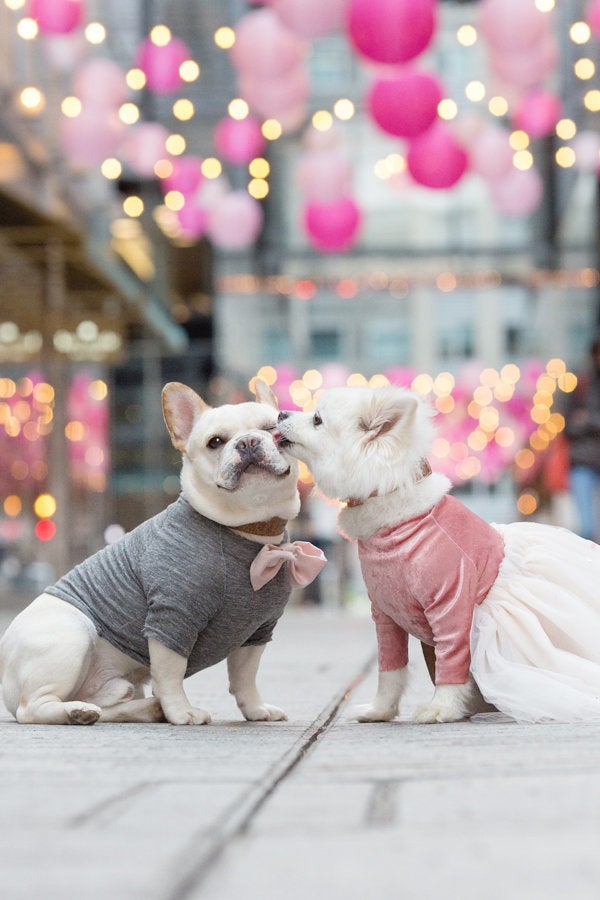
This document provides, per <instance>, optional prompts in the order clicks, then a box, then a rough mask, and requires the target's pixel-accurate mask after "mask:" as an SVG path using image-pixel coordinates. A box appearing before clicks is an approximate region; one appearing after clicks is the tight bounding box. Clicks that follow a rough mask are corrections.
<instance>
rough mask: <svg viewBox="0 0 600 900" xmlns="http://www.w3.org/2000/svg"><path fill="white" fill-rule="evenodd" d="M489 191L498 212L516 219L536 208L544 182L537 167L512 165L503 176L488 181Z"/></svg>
mask: <svg viewBox="0 0 600 900" xmlns="http://www.w3.org/2000/svg"><path fill="white" fill-rule="evenodd" d="M490 192H491V195H492V202H493V204H494V206H495V207H496V209H497V210H498V211H499V212H501V213H503V214H504V215H505V216H509V217H511V218H516V219H518V218H523V217H524V216H528V215H530V214H531V213H532V212H533V211H534V210H535V209H536V208H537V206H538V205H539V203H540V200H541V199H542V195H543V192H544V184H543V181H542V177H541V175H540V174H539V172H538V171H537V169H534V168H531V169H515V168H514V167H513V168H511V169H510V170H509V172H508V174H507V175H505V176H504V178H502V179H499V180H498V181H494V182H491V183H490Z"/></svg>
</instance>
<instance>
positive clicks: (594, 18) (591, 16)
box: [585, 0, 600, 38]
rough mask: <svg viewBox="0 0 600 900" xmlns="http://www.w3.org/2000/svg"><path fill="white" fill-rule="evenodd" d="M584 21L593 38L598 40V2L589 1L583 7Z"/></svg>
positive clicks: (599, 30)
mask: <svg viewBox="0 0 600 900" xmlns="http://www.w3.org/2000/svg"><path fill="white" fill-rule="evenodd" d="M585 21H586V22H587V23H588V25H589V26H590V28H591V29H592V34H593V35H594V37H595V38H600V0H589V3H588V4H587V6H586V7H585Z"/></svg>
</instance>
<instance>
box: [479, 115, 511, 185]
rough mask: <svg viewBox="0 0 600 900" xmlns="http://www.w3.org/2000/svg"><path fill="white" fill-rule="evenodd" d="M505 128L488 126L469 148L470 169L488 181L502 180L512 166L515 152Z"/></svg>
mask: <svg viewBox="0 0 600 900" xmlns="http://www.w3.org/2000/svg"><path fill="white" fill-rule="evenodd" d="M509 138H510V134H509V132H508V131H506V130H505V129H504V128H499V127H498V126H496V125H487V126H486V127H485V128H484V129H483V130H482V131H480V132H479V134H477V135H476V137H475V138H474V139H473V141H472V143H471V144H470V146H469V159H470V168H471V169H472V171H473V172H477V174H478V175H481V176H482V177H483V178H485V179H486V180H487V181H493V180H495V179H497V178H502V177H503V176H504V175H506V173H507V172H508V170H509V169H510V168H511V166H512V162H513V156H514V150H513V149H512V147H511V146H510V143H509Z"/></svg>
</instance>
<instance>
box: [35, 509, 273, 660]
mask: <svg viewBox="0 0 600 900" xmlns="http://www.w3.org/2000/svg"><path fill="white" fill-rule="evenodd" d="M260 548H261V545H260V544H258V543H256V542H255V541H250V540H247V539H246V538H244V537H241V536H240V535H238V534H235V533H234V532H233V531H231V529H229V528H227V527H225V526H223V525H219V524H218V523H216V522H213V521H211V520H210V519H206V518H205V517H204V516H202V515H200V513H198V512H196V511H195V510H194V509H193V508H192V507H191V506H190V504H189V503H188V502H187V501H186V500H184V498H183V497H182V496H180V497H179V499H178V500H176V501H175V502H174V503H172V504H171V505H170V506H168V507H167V508H166V509H165V510H163V512H161V513H158V515H156V516H154V517H153V518H152V519H148V520H147V521H146V522H142V524H141V525H138V527H137V528H135V529H134V530H133V531H131V532H129V533H128V534H126V535H125V536H124V537H123V538H121V540H119V541H117V542H116V543H114V544H111V545H109V546H108V547H104V548H103V549H102V550H99V551H98V553H95V554H94V555H93V556H90V557H89V558H88V559H86V560H84V562H82V563H81V564H80V565H78V566H75V568H74V569H72V570H71V571H70V572H68V573H67V574H66V575H64V576H63V577H62V578H60V579H59V581H57V582H56V584H54V585H53V586H52V587H49V588H47V589H46V591H47V593H49V594H53V595H54V596H55V597H60V598H61V599H62V600H66V601H68V602H69V603H72V604H73V605H74V606H76V607H77V608H78V609H80V610H81V611H82V612H83V613H85V614H86V615H87V616H88V617H89V618H90V619H91V620H92V622H93V623H94V625H95V626H96V629H97V631H98V634H99V635H100V636H101V637H103V638H105V639H106V640H107V641H109V643H111V644H113V645H114V646H115V647H117V648H118V649H119V650H121V651H122V652H123V653H126V654H127V656H130V657H132V658H133V659H135V660H137V661H138V662H140V663H143V664H144V665H149V664H150V659H149V655H148V643H147V639H148V638H155V639H156V640H157V641H159V642H160V643H161V644H164V646H166V647H169V648H170V649H171V650H174V651H175V652H176V653H179V654H181V655H182V656H186V657H187V658H188V666H187V671H186V677H188V676H189V675H193V674H194V673H195V672H198V671H200V669H205V668H207V667H208V666H212V665H214V664H215V663H217V662H220V661H221V660H222V659H225V657H226V656H228V655H229V653H231V652H232V650H235V649H236V648H237V647H240V646H243V645H248V644H265V643H267V642H268V641H270V640H271V636H272V632H273V629H274V627H275V624H276V622H277V620H278V619H279V617H280V616H281V615H282V613H283V610H284V608H285V605H286V603H287V601H288V598H289V594H290V590H291V581H290V578H289V575H288V572H287V569H286V567H285V566H282V567H281V569H280V570H279V572H278V573H277V575H276V576H275V577H274V578H273V579H272V580H271V581H269V582H267V584H266V585H264V587H262V588H261V589H260V590H258V591H254V590H253V589H252V585H251V584H250V564H251V563H252V561H253V560H254V558H255V556H256V555H257V553H258V552H259V551H260Z"/></svg>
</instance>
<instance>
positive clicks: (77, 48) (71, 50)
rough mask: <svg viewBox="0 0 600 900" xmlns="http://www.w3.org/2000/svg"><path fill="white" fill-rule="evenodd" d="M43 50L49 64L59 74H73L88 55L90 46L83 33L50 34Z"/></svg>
mask: <svg viewBox="0 0 600 900" xmlns="http://www.w3.org/2000/svg"><path fill="white" fill-rule="evenodd" d="M42 48H43V50H44V55H45V57H46V59H47V60H48V63H49V64H50V65H51V66H52V68H53V69H58V71H59V72H72V71H73V69H74V68H75V67H76V66H78V65H79V63H81V62H82V61H83V60H84V59H85V58H86V57H87V55H88V49H89V44H88V42H87V41H86V39H85V37H84V36H83V32H81V31H75V32H73V33H72V34H48V35H46V36H45V37H44V39H43V43H42Z"/></svg>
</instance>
